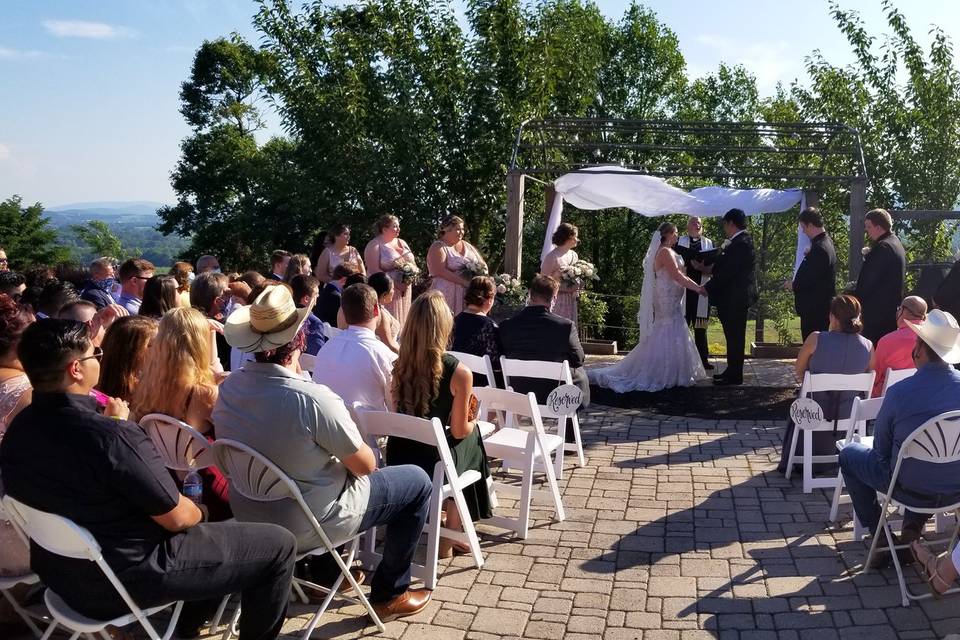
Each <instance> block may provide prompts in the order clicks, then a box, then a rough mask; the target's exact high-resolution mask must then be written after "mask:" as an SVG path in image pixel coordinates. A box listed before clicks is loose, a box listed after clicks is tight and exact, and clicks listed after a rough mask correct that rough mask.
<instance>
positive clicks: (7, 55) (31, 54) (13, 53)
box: [0, 46, 49, 60]
mask: <svg viewBox="0 0 960 640" xmlns="http://www.w3.org/2000/svg"><path fill="white" fill-rule="evenodd" d="M47 55H49V54H47V53H44V52H43V51H36V50H34V49H11V48H9V47H4V46H0V60H19V59H23V58H43V57H46V56H47Z"/></svg>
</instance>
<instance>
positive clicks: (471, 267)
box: [460, 258, 489, 280]
mask: <svg viewBox="0 0 960 640" xmlns="http://www.w3.org/2000/svg"><path fill="white" fill-rule="evenodd" d="M488 273H489V272H488V271H487V266H486V265H485V264H483V263H482V262H480V261H479V260H473V259H469V258H468V259H467V260H464V261H463V268H462V269H461V270H460V275H462V276H463V277H464V278H466V279H467V280H470V279H472V278H476V277H477V276H485V275H487V274H488Z"/></svg>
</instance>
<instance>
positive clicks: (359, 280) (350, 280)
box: [334, 268, 367, 330]
mask: <svg viewBox="0 0 960 640" xmlns="http://www.w3.org/2000/svg"><path fill="white" fill-rule="evenodd" d="M334 269H336V268H334ZM354 284H367V277H366V276H365V275H363V274H362V273H359V272H358V273H354V274H353V275H351V276H347V279H346V280H344V281H343V287H342V289H341V291H342V290H343V289H346V288H347V287H349V286H350V285H354ZM347 326H349V325H347V321H346V320H344V318H343V309H340V310H339V311H337V329H340V330H343V329H346V328H347Z"/></svg>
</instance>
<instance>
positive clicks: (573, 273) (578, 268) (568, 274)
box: [560, 260, 600, 289]
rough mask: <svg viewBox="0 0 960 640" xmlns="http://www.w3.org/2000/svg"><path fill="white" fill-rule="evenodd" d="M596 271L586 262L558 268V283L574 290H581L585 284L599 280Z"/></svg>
mask: <svg viewBox="0 0 960 640" xmlns="http://www.w3.org/2000/svg"><path fill="white" fill-rule="evenodd" d="M599 279H600V276H598V275H597V269H596V267H594V266H593V265H592V264H590V263H589V262H587V261H586V260H577V261H576V262H574V263H573V264H568V265H564V266H562V267H560V283H561V284H563V285H566V286H567V287H570V288H574V289H583V288H585V287H586V285H587V283H589V282H593V281H594V280H599Z"/></svg>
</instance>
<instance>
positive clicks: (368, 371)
mask: <svg viewBox="0 0 960 640" xmlns="http://www.w3.org/2000/svg"><path fill="white" fill-rule="evenodd" d="M396 359H397V354H395V353H394V352H393V351H391V350H390V349H389V348H388V347H387V345H385V344H383V343H382V342H380V340H379V339H378V338H377V336H376V334H374V333H373V331H371V330H370V329H367V328H366V327H358V326H350V327H347V329H345V330H344V331H343V332H341V333H340V334H338V335H336V336H334V337H333V338H330V339H329V340H327V343H326V344H325V345H323V346H322V347H321V348H320V351H318V352H317V363H316V365H315V367H314V370H313V380H314V382H318V383H320V384H323V385H326V386H327V387H329V388H330V389H331V390H332V391H333V392H334V393H335V394H337V395H338V396H340V397H341V398H342V399H343V402H344V404H346V405H347V407H348V408H349V407H351V406H352V405H353V404H354V403H356V402H359V403H361V404H362V405H364V406H366V407H369V408H371V409H373V410H375V411H390V410H391V408H392V406H393V402H392V400H391V394H390V381H391V378H392V373H393V361H394V360H396Z"/></svg>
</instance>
